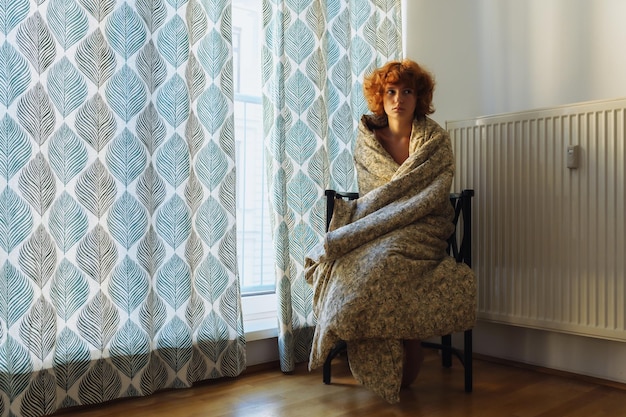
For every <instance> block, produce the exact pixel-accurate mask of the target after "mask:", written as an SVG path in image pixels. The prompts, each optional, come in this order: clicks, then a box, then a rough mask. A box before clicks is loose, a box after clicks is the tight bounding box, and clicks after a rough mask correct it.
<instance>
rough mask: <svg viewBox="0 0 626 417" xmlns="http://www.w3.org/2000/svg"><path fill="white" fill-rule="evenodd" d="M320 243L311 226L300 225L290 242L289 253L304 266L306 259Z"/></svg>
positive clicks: (294, 231) (294, 230)
mask: <svg viewBox="0 0 626 417" xmlns="http://www.w3.org/2000/svg"><path fill="white" fill-rule="evenodd" d="M318 243H319V240H318V238H317V235H316V234H315V232H314V231H313V229H311V226H309V225H308V224H305V223H299V224H298V225H297V226H296V227H295V228H294V229H293V232H292V234H291V239H290V240H289V251H290V252H289V253H291V254H292V258H293V259H295V261H296V262H298V264H300V265H301V266H304V258H305V257H306V254H307V253H309V251H310V250H311V249H313V247H314V246H315V245H317V244H318Z"/></svg>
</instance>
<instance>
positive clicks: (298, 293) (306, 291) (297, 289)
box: [291, 277, 313, 320]
mask: <svg viewBox="0 0 626 417" xmlns="http://www.w3.org/2000/svg"><path fill="white" fill-rule="evenodd" d="M291 304H292V306H293V310H294V312H296V313H298V315H299V316H301V317H303V318H304V319H306V320H310V319H312V318H313V288H312V287H311V286H310V285H309V284H308V283H307V282H306V281H305V280H304V277H298V278H297V279H295V280H294V281H293V282H292V286H291Z"/></svg>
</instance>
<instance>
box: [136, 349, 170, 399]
mask: <svg viewBox="0 0 626 417" xmlns="http://www.w3.org/2000/svg"><path fill="white" fill-rule="evenodd" d="M166 383H167V369H166V368H165V365H163V361H162V360H161V359H159V356H158V355H150V362H149V364H148V366H147V367H146V369H145V370H144V371H143V374H141V392H143V394H144V395H149V394H152V393H154V392H156V391H159V390H161V389H163V388H165V384H166Z"/></svg>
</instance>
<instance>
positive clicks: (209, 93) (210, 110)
mask: <svg viewBox="0 0 626 417" xmlns="http://www.w3.org/2000/svg"><path fill="white" fill-rule="evenodd" d="M229 112H230V107H229V102H228V100H226V97H225V96H224V94H223V93H222V92H221V91H220V89H219V88H218V87H217V86H215V85H211V86H210V87H209V88H208V89H207V90H206V91H205V92H204V93H202V95H201V96H200V98H199V99H198V117H199V118H200V121H201V122H202V124H203V125H204V127H205V128H206V129H207V130H208V131H209V133H210V134H212V135H213V134H215V132H217V131H218V129H219V128H220V127H221V126H222V124H223V123H224V119H225V118H226V116H227V115H228V114H229Z"/></svg>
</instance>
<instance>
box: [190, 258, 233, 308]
mask: <svg viewBox="0 0 626 417" xmlns="http://www.w3.org/2000/svg"><path fill="white" fill-rule="evenodd" d="M228 282H229V278H228V273H227V272H226V269H225V268H224V266H223V265H222V263H221V262H220V261H219V259H217V258H216V257H215V256H213V254H211V253H210V252H209V253H208V254H207V257H206V259H205V260H204V261H203V262H202V263H201V264H200V266H199V268H198V271H197V275H196V290H197V291H198V294H200V296H202V298H204V299H205V300H207V301H208V302H210V303H211V304H213V303H215V302H216V301H217V300H218V299H219V297H220V296H221V295H222V294H223V293H224V291H226V288H227V287H228Z"/></svg>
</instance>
